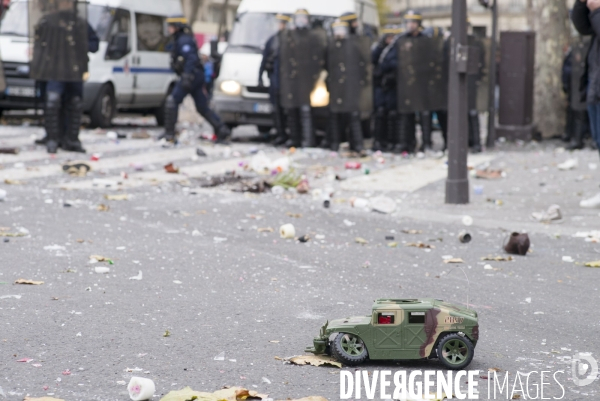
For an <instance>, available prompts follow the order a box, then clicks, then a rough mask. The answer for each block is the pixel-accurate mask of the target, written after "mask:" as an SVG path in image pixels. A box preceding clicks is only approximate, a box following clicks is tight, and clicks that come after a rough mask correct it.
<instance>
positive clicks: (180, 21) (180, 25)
mask: <svg viewBox="0 0 600 401" xmlns="http://www.w3.org/2000/svg"><path fill="white" fill-rule="evenodd" d="M167 24H168V25H171V26H174V27H175V28H177V29H184V28H186V27H187V26H188V20H187V18H185V17H184V16H183V15H181V14H176V15H173V16H170V17H167Z"/></svg>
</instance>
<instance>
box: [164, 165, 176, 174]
mask: <svg viewBox="0 0 600 401" xmlns="http://www.w3.org/2000/svg"><path fill="white" fill-rule="evenodd" d="M165 171H166V172H167V173H169V174H179V167H176V166H175V165H174V164H173V163H169V164H167V165H166V166H165Z"/></svg>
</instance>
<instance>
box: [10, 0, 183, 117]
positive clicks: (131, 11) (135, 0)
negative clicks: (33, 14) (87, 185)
mask: <svg viewBox="0 0 600 401" xmlns="http://www.w3.org/2000/svg"><path fill="white" fill-rule="evenodd" d="M27 10H28V2H27V0H13V1H12V2H11V4H10V8H9V9H8V11H7V12H6V13H5V15H4V16H3V18H2V22H1V23H0V57H2V62H3V64H4V72H5V76H6V85H7V88H6V90H5V92H4V93H3V94H0V110H10V109H31V108H34V107H36V108H37V107H42V105H43V99H41V91H40V89H39V87H36V83H35V82H34V81H33V80H32V79H30V78H29V65H28V57H29V53H30V50H29V49H30V45H29V40H28V23H27V14H28V11H27ZM181 12H182V11H181V1H180V0H160V1H148V0H89V1H88V21H89V23H90V25H91V26H92V28H93V29H94V30H95V31H96V33H97V35H98V37H99V38H100V49H99V50H98V52H97V53H90V54H89V58H90V62H89V75H88V76H87V80H86V82H85V84H84V112H85V113H86V114H88V115H89V116H90V119H91V123H92V126H94V127H108V126H110V124H111V120H112V118H113V117H114V116H115V114H116V112H117V111H126V112H134V113H140V114H154V115H155V116H156V119H157V121H158V123H159V125H162V124H163V122H164V102H165V99H166V96H167V93H168V92H169V90H170V88H172V86H173V85H174V83H175V81H176V79H177V77H176V75H175V74H174V72H173V71H172V70H171V68H170V54H169V53H168V51H167V42H168V33H167V26H166V18H167V17H168V16H170V15H173V14H178V13H181Z"/></svg>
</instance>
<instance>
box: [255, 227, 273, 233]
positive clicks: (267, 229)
mask: <svg viewBox="0 0 600 401" xmlns="http://www.w3.org/2000/svg"><path fill="white" fill-rule="evenodd" d="M257 231H258V232H259V233H272V232H274V231H275V230H274V229H273V228H272V227H262V228H259V229H258V230H257Z"/></svg>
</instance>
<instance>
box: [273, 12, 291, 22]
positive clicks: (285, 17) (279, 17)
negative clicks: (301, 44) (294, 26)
mask: <svg viewBox="0 0 600 401" xmlns="http://www.w3.org/2000/svg"><path fill="white" fill-rule="evenodd" d="M275 19H276V20H277V21H279V22H283V23H286V24H287V23H288V22H292V18H291V17H290V16H289V15H285V14H277V15H275Z"/></svg>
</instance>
